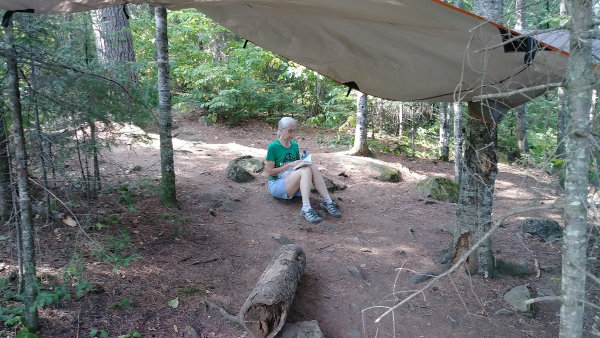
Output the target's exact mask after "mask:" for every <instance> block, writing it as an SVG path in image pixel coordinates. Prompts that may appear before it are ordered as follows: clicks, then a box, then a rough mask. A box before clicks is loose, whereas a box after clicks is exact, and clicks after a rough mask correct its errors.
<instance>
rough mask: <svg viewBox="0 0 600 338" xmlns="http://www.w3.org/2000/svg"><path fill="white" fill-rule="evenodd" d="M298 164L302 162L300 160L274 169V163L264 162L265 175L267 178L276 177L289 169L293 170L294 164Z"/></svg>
mask: <svg viewBox="0 0 600 338" xmlns="http://www.w3.org/2000/svg"><path fill="white" fill-rule="evenodd" d="M300 162H302V160H298V161H294V162H290V163H286V164H284V165H282V166H281V167H278V168H275V162H273V161H266V160H265V168H266V169H267V174H268V175H269V176H277V175H279V174H280V173H282V172H284V171H286V170H288V169H290V168H293V167H294V166H295V165H296V164H298V163H300Z"/></svg>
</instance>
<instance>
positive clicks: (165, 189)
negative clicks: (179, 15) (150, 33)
mask: <svg viewBox="0 0 600 338" xmlns="http://www.w3.org/2000/svg"><path fill="white" fill-rule="evenodd" d="M154 18H155V23H156V53H157V57H156V63H157V64H158V129H159V134H160V168H161V183H160V185H161V186H160V201H161V203H162V204H163V205H165V206H167V207H174V206H176V204H177V196H176V192H175V162H174V161H173V139H172V135H171V128H172V125H173V120H172V117H171V87H170V83H169V41H168V38H167V9H166V8H165V7H155V9H154Z"/></svg>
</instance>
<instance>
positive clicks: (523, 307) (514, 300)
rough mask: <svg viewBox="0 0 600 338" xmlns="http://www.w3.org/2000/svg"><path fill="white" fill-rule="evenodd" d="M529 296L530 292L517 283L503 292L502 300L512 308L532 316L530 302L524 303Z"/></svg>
mask: <svg viewBox="0 0 600 338" xmlns="http://www.w3.org/2000/svg"><path fill="white" fill-rule="evenodd" d="M530 298H531V293H530V292H529V289H528V288H527V286H525V285H519V286H516V287H514V288H512V289H511V290H510V291H508V292H507V293H506V294H504V301H505V302H506V303H507V304H508V305H510V306H511V307H512V308H513V309H514V310H516V311H517V312H520V313H522V314H524V315H527V316H532V315H533V311H532V309H531V304H525V301H527V300H529V299H530Z"/></svg>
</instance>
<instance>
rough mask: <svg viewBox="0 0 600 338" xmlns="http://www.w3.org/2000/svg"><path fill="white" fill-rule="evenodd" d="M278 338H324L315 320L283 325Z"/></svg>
mask: <svg viewBox="0 0 600 338" xmlns="http://www.w3.org/2000/svg"><path fill="white" fill-rule="evenodd" d="M277 337H279V338H325V335H324V334H323V331H321V328H320V327H319V323H318V322H317V321H316V320H311V321H305V322H296V323H285V325H283V327H282V328H281V331H280V332H279V334H277Z"/></svg>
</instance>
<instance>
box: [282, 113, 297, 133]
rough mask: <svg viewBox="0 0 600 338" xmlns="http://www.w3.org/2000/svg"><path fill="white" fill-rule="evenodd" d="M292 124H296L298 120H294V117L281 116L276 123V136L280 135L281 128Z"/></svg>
mask: <svg viewBox="0 0 600 338" xmlns="http://www.w3.org/2000/svg"><path fill="white" fill-rule="evenodd" d="M292 124H296V125H297V124H298V121H296V119H295V118H293V117H289V116H285V117H282V118H281V120H279V122H278V123H277V138H279V137H281V129H285V128H287V127H289V126H291V125H292Z"/></svg>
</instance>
